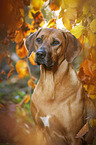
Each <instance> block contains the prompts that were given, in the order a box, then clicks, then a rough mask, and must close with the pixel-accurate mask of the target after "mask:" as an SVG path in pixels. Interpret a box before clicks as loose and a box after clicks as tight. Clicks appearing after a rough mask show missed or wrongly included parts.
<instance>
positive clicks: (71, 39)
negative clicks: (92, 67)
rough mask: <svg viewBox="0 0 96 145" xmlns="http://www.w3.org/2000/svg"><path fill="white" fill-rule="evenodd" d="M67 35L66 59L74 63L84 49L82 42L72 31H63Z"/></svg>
mask: <svg viewBox="0 0 96 145" xmlns="http://www.w3.org/2000/svg"><path fill="white" fill-rule="evenodd" d="M63 35H64V37H65V45H66V46H65V47H66V48H65V59H66V60H67V61H68V62H69V63H72V61H73V60H74V59H75V58H76V57H77V56H78V54H79V53H80V51H81V49H82V45H81V43H80V42H79V41H78V39H77V38H76V37H75V36H73V35H72V34H71V33H70V32H64V33H63Z"/></svg>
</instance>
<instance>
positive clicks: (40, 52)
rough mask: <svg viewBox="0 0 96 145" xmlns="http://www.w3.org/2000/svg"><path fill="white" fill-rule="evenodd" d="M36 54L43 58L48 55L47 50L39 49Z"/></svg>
mask: <svg viewBox="0 0 96 145" xmlns="http://www.w3.org/2000/svg"><path fill="white" fill-rule="evenodd" d="M36 55H37V57H38V58H42V59H43V58H44V57H45V56H46V51H45V50H38V51H37V52H36Z"/></svg>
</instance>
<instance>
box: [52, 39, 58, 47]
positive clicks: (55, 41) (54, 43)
mask: <svg viewBox="0 0 96 145" xmlns="http://www.w3.org/2000/svg"><path fill="white" fill-rule="evenodd" d="M58 44H60V42H59V41H58V40H54V41H53V42H52V44H51V45H53V46H55V45H58Z"/></svg>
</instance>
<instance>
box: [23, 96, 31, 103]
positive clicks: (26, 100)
mask: <svg viewBox="0 0 96 145" xmlns="http://www.w3.org/2000/svg"><path fill="white" fill-rule="evenodd" d="M29 101H30V95H29V94H27V95H26V96H25V97H24V103H28V102H29Z"/></svg>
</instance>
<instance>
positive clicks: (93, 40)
mask: <svg viewBox="0 0 96 145" xmlns="http://www.w3.org/2000/svg"><path fill="white" fill-rule="evenodd" d="M88 39H89V44H90V46H91V47H95V46H96V34H94V33H92V31H91V30H89V33H88Z"/></svg>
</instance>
